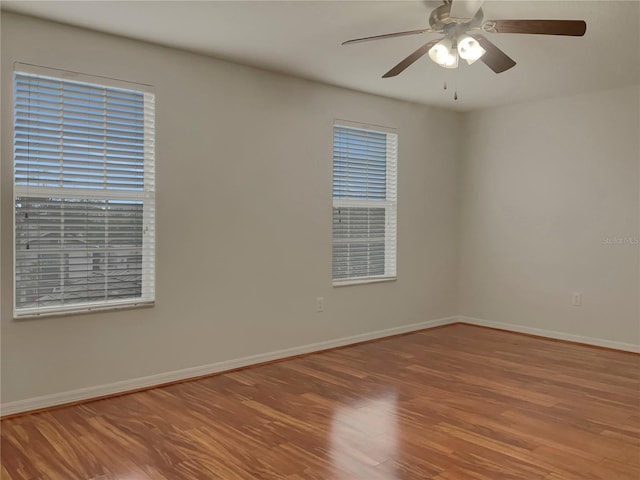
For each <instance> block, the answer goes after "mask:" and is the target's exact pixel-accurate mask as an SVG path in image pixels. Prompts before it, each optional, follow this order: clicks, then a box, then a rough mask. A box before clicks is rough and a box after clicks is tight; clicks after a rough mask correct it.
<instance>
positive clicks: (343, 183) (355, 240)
mask: <svg viewBox="0 0 640 480" xmlns="http://www.w3.org/2000/svg"><path fill="white" fill-rule="evenodd" d="M397 151H398V136H397V135H396V134H395V133H390V132H382V131H376V130H370V129H366V128H355V127H351V126H347V125H334V127H333V268H332V272H333V283H334V285H340V284H350V283H359V282H368V281H374V280H384V279H392V278H395V276H396V225H397V220H396V216H397V205H396V200H397V189H396V183H397V180H396V178H397Z"/></svg>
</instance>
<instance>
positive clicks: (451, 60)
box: [440, 48, 458, 68]
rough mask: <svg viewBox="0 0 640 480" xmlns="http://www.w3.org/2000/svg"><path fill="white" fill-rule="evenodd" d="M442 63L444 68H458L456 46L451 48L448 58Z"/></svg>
mask: <svg viewBox="0 0 640 480" xmlns="http://www.w3.org/2000/svg"><path fill="white" fill-rule="evenodd" d="M440 65H441V66H442V67H444V68H458V51H457V50H456V49H455V48H452V49H451V50H449V54H448V55H447V58H446V59H445V61H444V63H441V64H440Z"/></svg>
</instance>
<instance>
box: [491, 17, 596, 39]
mask: <svg viewBox="0 0 640 480" xmlns="http://www.w3.org/2000/svg"><path fill="white" fill-rule="evenodd" d="M485 25H489V27H490V29H489V30H485V31H489V32H495V33H530V34H537V35H568V36H571V37H581V36H583V35H584V33H585V32H586V31H587V24H586V22H585V21H584V20H490V21H489V22H486V23H485ZM483 29H484V27H483Z"/></svg>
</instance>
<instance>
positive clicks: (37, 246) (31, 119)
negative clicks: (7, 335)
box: [14, 72, 155, 317]
mask: <svg viewBox="0 0 640 480" xmlns="http://www.w3.org/2000/svg"><path fill="white" fill-rule="evenodd" d="M14 102H15V103H14V200H15V232H14V233H15V236H14V251H15V255H14V284H15V288H14V291H15V302H14V315H15V316H16V317H24V316H32V315H41V314H47V313H57V312H68V311H74V310H90V309H97V308H109V307H115V306H120V305H130V304H144V303H151V302H153V301H154V297H155V293H154V290H155V139H154V113H155V112H154V110H155V106H154V95H153V94H151V93H147V92H140V91H135V90H125V89H121V88H113V87H107V86H103V85H99V84H93V83H83V82H77V81H71V80H67V79H60V78H55V77H48V76H42V75H33V74H29V73H23V72H16V73H15V76H14Z"/></svg>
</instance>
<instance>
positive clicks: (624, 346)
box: [459, 316, 640, 353]
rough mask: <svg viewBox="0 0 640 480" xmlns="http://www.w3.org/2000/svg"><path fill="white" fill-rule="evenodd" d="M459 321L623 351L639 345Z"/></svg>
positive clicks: (465, 319)
mask: <svg viewBox="0 0 640 480" xmlns="http://www.w3.org/2000/svg"><path fill="white" fill-rule="evenodd" d="M459 321H460V322H464V323H469V324H471V325H478V326H479V327H491V328H497V329H499V330H507V331H509V332H517V333H528V334H530V335H538V336H540V337H547V338H554V339H557V340H566V341H569V342H576V343H584V344H585V345H594V346H597V347H606V348H613V349H615V350H623V351H625V352H636V353H638V352H640V345H635V344H633V343H624V342H616V341H614V340H604V339H600V338H593V337H584V336H582V335H574V334H572V333H565V332H557V331H555V330H543V329H541V328H533V327H526V326H524V325H516V324H514V323H504V322H493V321H490V320H484V319H482V318H474V317H464V316H462V317H459Z"/></svg>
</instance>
